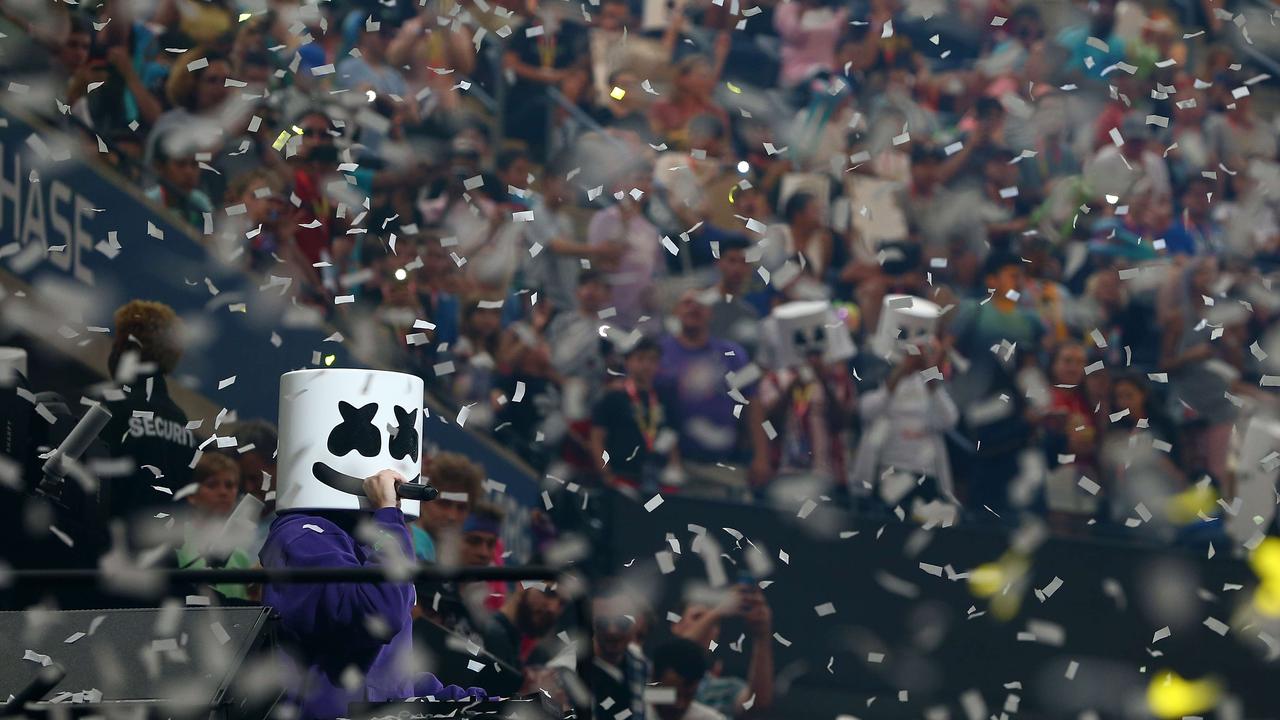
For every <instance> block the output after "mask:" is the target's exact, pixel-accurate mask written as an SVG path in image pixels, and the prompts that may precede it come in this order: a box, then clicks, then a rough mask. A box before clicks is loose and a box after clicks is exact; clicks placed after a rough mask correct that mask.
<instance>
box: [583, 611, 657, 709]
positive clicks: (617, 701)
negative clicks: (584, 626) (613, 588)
mask: <svg viewBox="0 0 1280 720" xmlns="http://www.w3.org/2000/svg"><path fill="white" fill-rule="evenodd" d="M638 615H639V611H638V610H637V609H636V607H635V603H634V602H632V601H631V598H630V597H629V594H627V593H622V592H612V593H602V594H600V595H598V596H596V597H595V598H592V600H591V625H592V630H593V631H594V632H593V635H592V642H593V646H592V655H593V657H592V663H591V667H590V668H588V669H587V672H588V673H590V678H589V679H590V685H591V694H592V695H593V696H594V698H595V704H596V709H595V715H596V716H598V717H609V714H613V715H616V714H618V713H620V712H623V711H630V713H631V714H630V715H628V716H627V717H629V718H640V719H641V720H643V718H644V717H645V704H644V693H645V683H646V681H648V679H649V661H648V660H647V659H646V658H645V656H644V653H643V652H641V650H640V647H639V644H638V643H637V642H636V640H637V638H636V628H637V624H638V623H637V616H638ZM615 708H620V709H615Z"/></svg>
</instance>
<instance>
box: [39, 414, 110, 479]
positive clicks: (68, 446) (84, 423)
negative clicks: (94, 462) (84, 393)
mask: <svg viewBox="0 0 1280 720" xmlns="http://www.w3.org/2000/svg"><path fill="white" fill-rule="evenodd" d="M109 422H111V412H110V411H108V410H107V409H106V408H105V407H103V406H102V405H101V404H98V405H94V406H93V407H90V408H89V412H87V413H85V414H84V417H82V418H80V422H78V423H76V426H75V427H73V428H71V432H70V433H68V434H67V437H66V438H65V439H63V441H62V444H61V445H59V446H58V449H57V450H54V451H53V454H52V455H50V456H49V459H48V460H45V463H44V467H43V468H41V469H42V470H43V471H44V479H43V480H41V481H40V487H39V488H38V492H40V493H41V494H43V495H48V496H49V497H52V498H57V497H58V496H59V495H61V494H62V484H63V482H64V481H65V480H66V477H67V471H68V470H69V469H70V468H69V466H68V463H69V462H74V461H76V460H79V459H80V456H81V455H83V454H84V451H85V450H88V449H89V445H90V444H91V443H92V442H93V441H94V439H95V438H97V437H98V435H99V433H101V432H102V430H103V428H105V427H106V426H107V423H109Z"/></svg>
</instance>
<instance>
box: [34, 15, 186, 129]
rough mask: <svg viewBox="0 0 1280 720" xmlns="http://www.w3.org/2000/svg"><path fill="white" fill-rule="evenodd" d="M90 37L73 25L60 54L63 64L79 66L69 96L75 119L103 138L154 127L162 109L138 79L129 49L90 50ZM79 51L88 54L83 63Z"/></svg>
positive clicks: (103, 48) (141, 80)
mask: <svg viewBox="0 0 1280 720" xmlns="http://www.w3.org/2000/svg"><path fill="white" fill-rule="evenodd" d="M88 35H89V33H88V29H87V28H85V29H84V30H83V31H81V30H80V26H79V24H74V25H73V26H72V34H71V35H70V36H69V37H68V38H67V42H68V46H67V48H66V49H64V50H63V51H61V52H60V53H59V58H61V59H62V60H63V61H64V62H76V63H78V64H77V65H76V66H75V67H74V70H75V74H74V75H73V76H72V79H71V86H70V88H69V89H68V92H67V103H68V104H69V105H71V109H72V111H73V112H74V113H75V115H76V117H77V118H78V119H79V120H81V121H82V122H84V123H85V124H86V125H88V126H89V127H92V128H93V129H94V130H95V131H96V132H97V133H99V134H100V135H114V134H116V133H119V132H121V131H124V130H126V129H127V128H129V126H130V124H134V123H145V124H146V125H148V126H150V125H151V124H153V123H155V122H156V121H157V119H159V118H160V116H161V112H162V111H163V108H162V106H161V104H160V101H159V100H157V99H156V97H155V95H154V94H153V93H152V92H151V89H150V88H148V87H147V85H146V84H145V82H144V80H143V79H142V77H141V76H140V75H139V72H138V70H137V68H136V67H135V65H134V63H133V59H132V58H131V57H130V54H129V48H128V47H127V46H126V45H123V44H121V45H112V46H109V47H104V46H99V47H96V48H93V49H90V48H89V37H88ZM77 48H83V49H84V50H88V53H87V55H85V56H84V59H83V60H81V59H80V56H79V55H75V54H74V53H75V52H76V51H77V50H76V49H77ZM96 83H101V85H100V86H96V85H95V84H96ZM90 86H94V89H93V92H90ZM135 127H136V125H135Z"/></svg>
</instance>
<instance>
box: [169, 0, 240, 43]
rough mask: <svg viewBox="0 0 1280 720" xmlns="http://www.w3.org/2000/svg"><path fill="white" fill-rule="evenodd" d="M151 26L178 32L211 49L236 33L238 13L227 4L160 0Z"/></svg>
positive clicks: (212, 0) (187, 0) (189, 0)
mask: <svg viewBox="0 0 1280 720" xmlns="http://www.w3.org/2000/svg"><path fill="white" fill-rule="evenodd" d="M151 20H152V22H153V23H155V24H156V25H159V26H160V27H165V28H179V29H181V30H182V32H183V33H184V34H185V35H187V37H190V38H191V39H192V40H194V41H195V42H196V43H198V44H200V45H204V46H206V47H207V46H212V45H213V44H214V43H215V42H217V41H219V40H220V39H221V38H223V37H225V36H227V34H229V33H230V32H232V31H233V30H234V29H235V22H236V18H235V10H234V8H233V7H232V5H231V4H230V3H228V2H227V1H226V0H211V1H210V2H197V0H161V2H160V5H159V7H157V8H156V12H155V15H153V16H152V18H151Z"/></svg>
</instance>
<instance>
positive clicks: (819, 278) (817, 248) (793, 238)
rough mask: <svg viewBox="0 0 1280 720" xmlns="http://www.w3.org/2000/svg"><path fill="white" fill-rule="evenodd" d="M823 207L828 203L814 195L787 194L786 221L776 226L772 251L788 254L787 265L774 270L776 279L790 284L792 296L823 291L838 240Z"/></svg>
mask: <svg viewBox="0 0 1280 720" xmlns="http://www.w3.org/2000/svg"><path fill="white" fill-rule="evenodd" d="M824 207H825V203H822V202H820V201H819V200H818V198H816V197H814V196H813V195H810V194H809V193H807V192H797V193H796V194H794V195H792V196H791V197H789V198H787V202H786V206H785V209H784V210H783V213H782V215H783V219H784V220H786V224H785V225H781V226H775V227H777V228H778V235H777V237H776V238H774V240H773V243H774V248H773V252H774V253H779V252H780V253H781V255H782V256H783V257H785V258H786V260H785V263H786V265H787V267H784V268H783V269H780V270H774V271H773V272H774V274H775V275H776V276H777V278H776V279H774V281H773V282H775V283H777V284H780V285H781V286H782V287H784V288H787V290H788V292H789V293H790V294H791V295H792V296H793V297H795V296H796V294H797V293H800V296H801V297H805V298H808V299H813V298H812V297H811V295H810V293H814V292H817V293H823V292H824V290H823V289H822V288H823V287H824V281H825V279H826V272H827V270H828V269H829V268H831V266H832V259H833V255H834V242H835V241H834V238H833V236H832V234H831V230H830V229H828V228H827V223H826V219H825V218H823V216H822V215H823V208H824ZM797 279H801V280H799V281H797ZM792 283H795V284H794V285H793V284H792Z"/></svg>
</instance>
